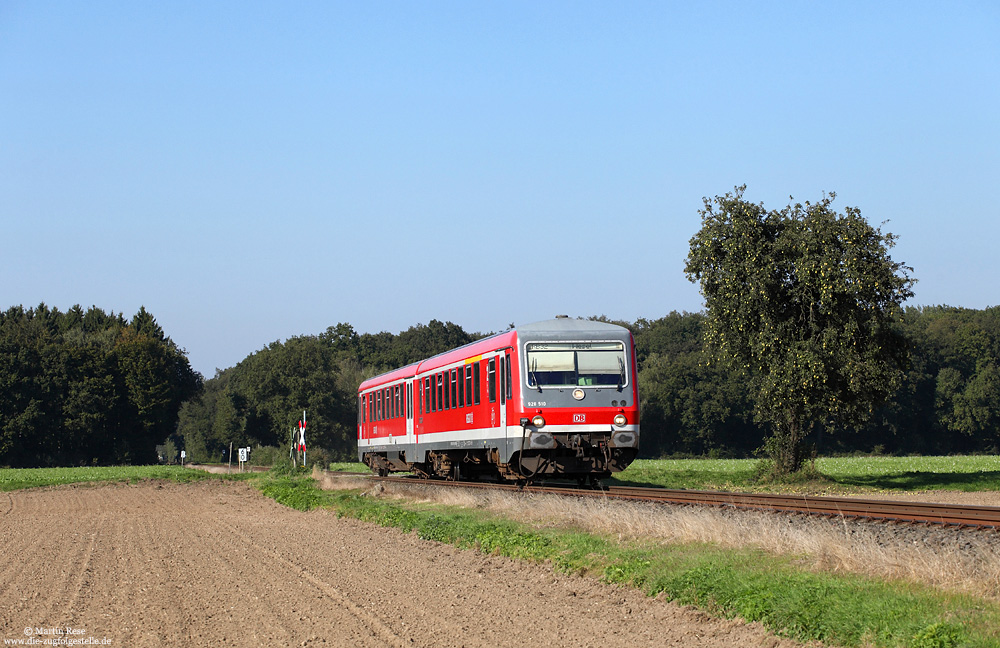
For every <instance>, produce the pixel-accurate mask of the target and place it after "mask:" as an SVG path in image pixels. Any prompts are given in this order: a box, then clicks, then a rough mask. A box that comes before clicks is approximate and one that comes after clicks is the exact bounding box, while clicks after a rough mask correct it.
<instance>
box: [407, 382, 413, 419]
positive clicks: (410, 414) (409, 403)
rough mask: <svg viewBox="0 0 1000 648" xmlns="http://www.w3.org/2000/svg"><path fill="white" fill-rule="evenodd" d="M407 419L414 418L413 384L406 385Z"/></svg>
mask: <svg viewBox="0 0 1000 648" xmlns="http://www.w3.org/2000/svg"><path fill="white" fill-rule="evenodd" d="M406 418H408V419H412V418H413V383H408V384H407V385H406Z"/></svg>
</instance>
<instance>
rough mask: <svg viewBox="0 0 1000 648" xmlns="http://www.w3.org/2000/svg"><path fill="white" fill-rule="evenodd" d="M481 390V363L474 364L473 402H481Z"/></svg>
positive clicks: (476, 403)
mask: <svg viewBox="0 0 1000 648" xmlns="http://www.w3.org/2000/svg"><path fill="white" fill-rule="evenodd" d="M480 393H481V390H480V389H479V363H478V362H477V363H476V364H474V365H472V402H473V404H475V405H478V404H479V394H480Z"/></svg>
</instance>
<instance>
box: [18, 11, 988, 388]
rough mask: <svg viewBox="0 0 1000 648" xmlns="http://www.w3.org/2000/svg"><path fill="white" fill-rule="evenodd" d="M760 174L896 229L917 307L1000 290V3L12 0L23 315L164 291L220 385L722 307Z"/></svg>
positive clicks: (983, 299)
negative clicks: (389, 345) (376, 344)
mask: <svg viewBox="0 0 1000 648" xmlns="http://www.w3.org/2000/svg"><path fill="white" fill-rule="evenodd" d="M743 183H746V184H748V185H749V189H748V191H747V197H748V198H750V199H752V200H754V201H763V202H764V204H765V206H767V207H775V208H777V207H782V206H784V205H785V204H787V203H788V197H789V196H790V195H791V196H794V197H795V199H796V200H815V199H818V198H820V197H821V196H822V193H823V192H824V191H827V192H829V191H834V192H836V193H837V195H838V197H837V201H836V203H835V206H837V207H838V208H840V209H841V210H843V208H844V207H846V206H848V205H850V206H857V207H859V208H860V209H861V211H862V214H863V215H864V216H866V217H867V218H868V220H869V221H871V222H872V223H873V224H879V223H882V222H883V221H889V222H888V224H887V225H886V226H885V230H887V231H891V232H893V233H895V234H897V235H899V237H900V241H899V244H898V246H897V247H896V248H895V250H894V252H893V256H894V258H895V259H897V260H901V261H905V262H907V263H908V264H909V265H911V266H913V268H914V276H915V277H916V278H917V279H919V283H918V284H917V286H916V298H915V299H914V300H912V301H911V302H910V303H911V304H913V305H934V304H942V303H946V304H951V305H956V306H967V307H972V308H983V307H986V306H990V305H995V304H997V303H1000V299H998V292H1000V289H998V287H997V282H998V280H1000V249H998V241H1000V201H998V200H997V199H996V191H997V189H998V188H1000V3H997V2H994V1H992V0H990V1H983V2H933V3H928V2H869V1H864V2H824V3H820V2H807V1H804V0H803V1H801V2H787V3H779V2H743V1H739V2H735V1H734V2H665V1H657V2H594V3H591V2H576V1H574V2H544V1H543V2H535V1H531V2H508V1H504V2H492V3H491V2H466V1H459V2H418V1H409V0H407V1H405V2H379V1H375V2H315V3H313V2H293V3H289V2H273V3H258V2H242V1H241V2H201V1H199V2H75V1H67V2H47V1H45V0H30V1H28V0H25V1H21V0H14V1H12V0H3V1H2V2H0V241H2V247H0V308H2V309H6V308H8V307H10V306H13V305H17V304H24V305H25V306H33V305H37V304H38V303H39V302H43V301H44V302H45V303H47V304H49V305H50V306H56V307H59V308H60V309H63V310H65V309H66V308H68V307H70V306H72V305H73V304H77V303H79V304H81V305H83V306H84V307H88V306H90V305H97V306H99V307H100V308H103V309H105V310H113V311H115V312H123V313H124V314H125V315H126V316H129V317H130V316H131V315H132V314H134V313H135V312H136V311H137V310H138V309H139V307H140V306H142V305H145V307H146V308H147V309H148V310H149V311H150V312H152V313H153V314H154V315H155V316H156V318H157V320H158V321H159V322H160V324H161V325H162V326H163V328H164V329H165V330H166V332H167V333H168V334H169V335H170V336H171V337H172V338H173V339H174V340H175V341H176V342H177V343H178V344H179V345H181V346H182V347H184V348H185V349H187V351H188V353H189V358H190V360H191V363H192V365H193V366H194V368H195V369H197V370H199V371H201V372H202V373H203V374H205V375H206V377H210V376H211V375H213V374H214V371H215V368H216V367H218V368H225V367H229V366H232V365H234V364H236V363H237V362H239V361H240V360H242V359H243V358H244V357H246V356H247V355H248V354H250V353H252V352H254V351H256V350H258V349H260V348H261V347H263V346H265V345H266V344H268V343H270V342H272V341H274V340H278V339H285V338H288V337H290V336H293V335H301V334H315V333H319V332H322V331H323V330H325V329H326V327H328V326H330V325H333V324H336V323H338V322H350V323H351V324H353V325H354V327H355V328H356V329H357V330H358V331H359V332H377V331H381V330H387V331H390V332H394V333H395V332H398V331H400V330H405V329H406V328H408V327H410V326H412V325H414V324H417V323H426V322H427V321H429V320H431V319H433V318H436V319H439V320H442V321H445V320H450V321H453V322H455V323H457V324H460V325H461V326H463V327H464V328H465V329H466V330H469V331H490V330H500V329H503V328H505V327H506V325H507V324H509V323H511V322H515V323H526V322H531V321H536V320H541V319H547V318H549V317H551V316H553V315H555V314H557V313H566V314H569V315H573V316H576V315H582V316H588V315H601V314H603V315H607V316H609V317H614V318H621V319H627V320H634V319H636V318H638V317H646V318H650V319H653V318H658V317H661V316H663V315H665V314H667V313H669V312H670V311H672V310H687V311H697V310H700V309H701V308H702V300H701V297H700V295H699V293H698V291H697V288H696V286H695V285H694V284H691V283H689V282H688V281H687V279H686V278H685V276H684V273H683V266H684V258H685V256H686V254H687V249H688V242H689V240H690V238H691V237H692V235H693V234H694V233H695V232H696V231H697V230H698V228H699V225H700V221H699V216H698V210H699V209H700V208H701V204H702V197H703V196H714V195H717V194H723V193H725V192H727V191H730V190H732V188H733V187H734V186H736V185H739V184H743Z"/></svg>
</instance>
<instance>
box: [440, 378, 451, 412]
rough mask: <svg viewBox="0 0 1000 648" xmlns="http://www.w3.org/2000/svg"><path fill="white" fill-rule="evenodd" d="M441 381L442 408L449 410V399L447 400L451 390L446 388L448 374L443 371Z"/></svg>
mask: <svg viewBox="0 0 1000 648" xmlns="http://www.w3.org/2000/svg"><path fill="white" fill-rule="evenodd" d="M441 378H442V380H444V408H445V409H451V399H450V398H449V396H450V394H451V390H450V389H449V388H448V383H449V381H448V372H447V371H445V372H444V373H442V374H441Z"/></svg>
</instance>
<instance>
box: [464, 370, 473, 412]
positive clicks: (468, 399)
mask: <svg viewBox="0 0 1000 648" xmlns="http://www.w3.org/2000/svg"><path fill="white" fill-rule="evenodd" d="M465 404H466V405H472V365H465Z"/></svg>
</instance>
